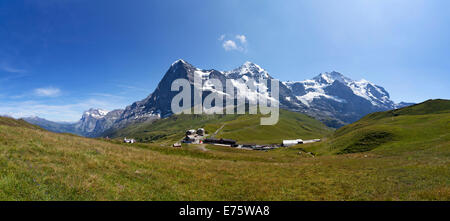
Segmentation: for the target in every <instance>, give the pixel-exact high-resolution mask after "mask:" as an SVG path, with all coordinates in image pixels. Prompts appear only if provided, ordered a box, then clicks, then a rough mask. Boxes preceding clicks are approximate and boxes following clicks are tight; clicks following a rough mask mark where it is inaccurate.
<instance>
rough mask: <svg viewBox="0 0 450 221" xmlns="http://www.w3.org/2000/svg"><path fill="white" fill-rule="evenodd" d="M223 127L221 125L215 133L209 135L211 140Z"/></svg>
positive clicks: (223, 125)
mask: <svg viewBox="0 0 450 221" xmlns="http://www.w3.org/2000/svg"><path fill="white" fill-rule="evenodd" d="M223 127H225V124H222V126H221V127H220V128H219V129H217V130H216V132H214V133H213V134H212V135H211V138H214V137H216V135H217V134H218V133H219V131H220V130H222V128H223Z"/></svg>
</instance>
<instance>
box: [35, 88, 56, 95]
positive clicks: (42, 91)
mask: <svg viewBox="0 0 450 221" xmlns="http://www.w3.org/2000/svg"><path fill="white" fill-rule="evenodd" d="M34 94H35V95H36V96H39V97H57V96H59V95H61V90H60V89H59V88H54V87H46V88H36V89H35V90H34Z"/></svg>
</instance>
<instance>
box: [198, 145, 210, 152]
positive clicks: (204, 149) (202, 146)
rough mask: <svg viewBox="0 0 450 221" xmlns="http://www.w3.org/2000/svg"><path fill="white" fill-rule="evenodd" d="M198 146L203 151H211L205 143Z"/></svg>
mask: <svg viewBox="0 0 450 221" xmlns="http://www.w3.org/2000/svg"><path fill="white" fill-rule="evenodd" d="M197 147H198V149H200V150H202V151H209V150H208V149H206V147H205V145H204V144H200V145H197Z"/></svg>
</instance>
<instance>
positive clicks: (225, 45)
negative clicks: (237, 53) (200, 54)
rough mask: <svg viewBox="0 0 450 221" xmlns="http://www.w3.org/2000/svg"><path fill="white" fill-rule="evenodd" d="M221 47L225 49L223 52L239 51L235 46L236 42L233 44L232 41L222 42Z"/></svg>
mask: <svg viewBox="0 0 450 221" xmlns="http://www.w3.org/2000/svg"><path fill="white" fill-rule="evenodd" d="M222 47H223V48H224V49H225V51H231V50H240V48H239V47H238V46H237V45H236V42H234V41H233V40H226V41H224V42H223V44H222Z"/></svg>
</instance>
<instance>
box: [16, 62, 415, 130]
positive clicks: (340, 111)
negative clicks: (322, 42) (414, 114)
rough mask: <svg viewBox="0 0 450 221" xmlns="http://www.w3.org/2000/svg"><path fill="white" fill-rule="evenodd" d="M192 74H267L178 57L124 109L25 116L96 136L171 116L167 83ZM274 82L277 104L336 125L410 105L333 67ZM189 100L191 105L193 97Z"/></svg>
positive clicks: (208, 90) (242, 77)
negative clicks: (72, 118)
mask: <svg viewBox="0 0 450 221" xmlns="http://www.w3.org/2000/svg"><path fill="white" fill-rule="evenodd" d="M195 75H197V76H200V77H201V79H202V80H203V81H206V80H208V79H213V78H216V79H219V80H220V81H221V82H222V85H224V86H225V85H226V84H225V80H227V79H231V82H232V84H233V86H234V87H235V88H242V87H247V85H246V84H245V83H246V82H248V81H249V80H251V79H253V80H255V81H256V82H259V81H260V80H262V79H268V80H269V79H272V77H271V76H270V74H269V73H268V72H267V71H266V70H264V69H263V68H261V67H260V66H259V65H257V64H254V63H251V62H245V63H244V64H243V65H241V66H240V67H238V68H236V69H234V70H231V71H218V70H214V69H210V70H203V69H199V68H196V67H194V66H192V65H191V64H189V63H188V62H186V61H184V60H181V59H180V60H177V61H175V62H174V63H173V64H172V65H171V66H170V68H169V70H168V71H167V72H166V74H165V75H164V77H163V78H162V80H161V81H160V82H159V84H158V86H157V88H156V89H155V91H154V92H153V93H151V94H150V95H149V96H148V97H146V98H145V99H143V100H141V101H137V102H134V103H133V104H131V105H130V106H127V107H126V108H125V109H123V110H114V111H110V112H108V111H105V110H101V109H90V110H88V111H85V112H84V114H83V116H82V117H81V119H80V120H79V121H78V122H76V123H71V124H69V123H56V122H51V121H48V120H45V119H42V118H38V117H32V118H24V120H26V121H28V122H29V123H32V124H35V125H38V126H41V127H43V128H45V129H47V130H50V131H54V132H68V133H75V134H79V135H82V136H87V137H96V136H101V135H102V134H103V133H104V132H105V131H108V130H114V129H118V128H122V127H125V126H127V125H130V124H133V123H140V122H144V121H151V120H155V119H159V118H166V117H168V116H170V115H172V114H173V113H172V110H171V101H172V98H173V97H174V96H175V95H176V94H178V93H179V92H178V91H171V85H172V82H173V81H174V80H175V79H179V78H184V79H187V80H188V81H189V82H190V84H191V88H194V87H198V86H196V85H194V76H195ZM238 79H240V80H242V81H243V82H244V83H242V82H241V81H238ZM279 86H280V87H279V95H280V100H279V101H280V108H283V109H287V110H290V111H294V112H301V113H305V114H308V115H310V116H312V117H315V118H317V119H319V120H320V121H322V122H324V123H325V124H326V125H327V126H330V127H336V128H337V127H341V126H343V125H345V124H349V123H352V122H355V121H357V120H359V119H360V118H361V117H363V116H365V115H366V114H368V113H372V112H377V111H385V110H391V109H396V108H400V107H405V106H408V105H411V104H412V103H404V102H402V103H399V104H396V103H394V102H393V101H392V100H390V97H389V93H388V92H387V91H386V90H385V89H384V88H383V87H381V86H378V85H375V84H373V83H370V82H369V81H367V80H361V81H354V80H352V79H350V78H347V77H345V76H344V75H342V74H341V73H338V72H330V73H328V72H327V73H322V74H320V75H318V76H316V77H314V78H313V79H311V80H304V81H297V82H294V81H287V82H280V85H279ZM247 88H248V87H247ZM203 90H204V92H203V93H204V96H203V98H205V96H206V95H207V94H209V93H218V92H217V91H215V89H213V88H203ZM258 93H260V92H258V91H257V90H250V92H249V93H247V94H245V95H244V96H245V98H246V99H248V100H251V99H257V97H258ZM225 96H229V95H228V94H225ZM234 98H236V97H234ZM191 103H192V104H193V101H192V102H191Z"/></svg>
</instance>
